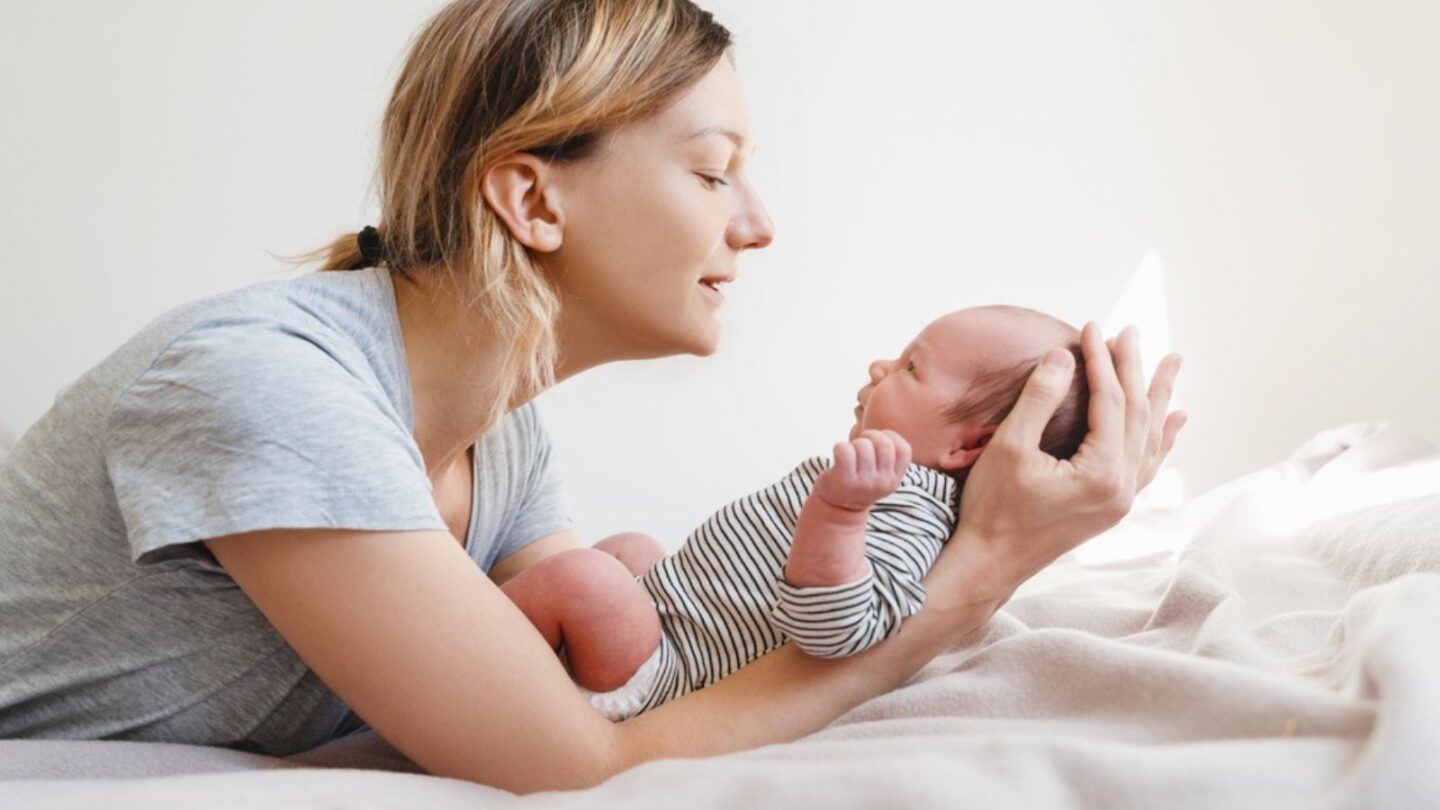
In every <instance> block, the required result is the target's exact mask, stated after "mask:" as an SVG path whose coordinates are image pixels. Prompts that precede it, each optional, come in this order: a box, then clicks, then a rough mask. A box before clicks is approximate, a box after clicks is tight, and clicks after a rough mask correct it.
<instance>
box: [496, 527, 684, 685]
mask: <svg viewBox="0 0 1440 810" xmlns="http://www.w3.org/2000/svg"><path fill="white" fill-rule="evenodd" d="M500 590H502V591H504V592H505V595H506V596H508V597H510V599H511V601H513V602H514V603H515V604H516V605H517V606H519V608H520V610H521V612H523V613H524V614H525V616H526V618H528V619H530V621H531V623H532V624H534V625H535V627H536V628H537V629H539V631H540V634H541V635H543V636H544V637H545V641H546V642H547V643H549V644H550V646H551V647H557V648H558V647H559V646H560V645H561V644H564V645H565V654H566V656H567V658H568V659H569V661H570V668H571V669H572V670H573V671H574V673H575V680H576V681H577V682H578V683H579V684H580V685H581V686H583V687H585V688H586V689H589V690H591V691H592V692H608V691H610V690H611V689H618V688H620V687H621V686H624V685H625V682H626V681H628V680H630V676H631V675H634V674H635V670H637V669H639V668H640V665H641V664H643V663H645V659H647V658H649V657H650V654H651V653H653V652H655V648H656V647H657V646H659V644H660V617H659V615H657V614H656V612H655V606H654V605H653V604H652V603H651V602H650V597H649V596H647V595H646V593H645V591H644V589H642V588H641V587H640V585H639V584H638V583H636V582H635V577H634V575H633V574H631V573H630V571H629V570H628V569H626V567H625V565H624V564H623V563H621V562H620V561H619V560H618V559H616V558H615V557H612V556H611V555H609V554H607V553H605V552H603V551H599V550H596V549H593V548H578V549H572V550H570V551H562V552H560V553H559V554H553V555H551V556H549V557H546V558H545V559H543V560H541V561H540V562H537V563H535V564H534V565H532V566H530V567H529V568H526V569H525V570H524V571H521V572H520V573H519V574H516V575H515V576H514V577H512V578H511V579H510V580H508V581H507V582H506V583H505V584H504V585H502V586H500Z"/></svg>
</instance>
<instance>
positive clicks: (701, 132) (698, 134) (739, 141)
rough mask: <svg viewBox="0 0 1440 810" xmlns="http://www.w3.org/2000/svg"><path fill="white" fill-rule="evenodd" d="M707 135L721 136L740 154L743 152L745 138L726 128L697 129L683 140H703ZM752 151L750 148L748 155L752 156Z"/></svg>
mask: <svg viewBox="0 0 1440 810" xmlns="http://www.w3.org/2000/svg"><path fill="white" fill-rule="evenodd" d="M709 135H723V136H725V137H726V138H729V139H730V140H731V141H732V142H733V143H734V144H735V148H736V149H739V150H740V151H741V152H744V151H745V143H746V141H745V136H744V135H741V134H740V133H738V132H736V131H735V130H733V129H728V128H726V127H704V128H702V129H697V130H695V131H694V132H692V133H690V134H689V135H687V136H685V140H687V141H688V140H693V139H695V138H704V137H706V136H709ZM754 151H755V150H754V149H753V148H752V149H751V150H750V153H751V154H753V153H754Z"/></svg>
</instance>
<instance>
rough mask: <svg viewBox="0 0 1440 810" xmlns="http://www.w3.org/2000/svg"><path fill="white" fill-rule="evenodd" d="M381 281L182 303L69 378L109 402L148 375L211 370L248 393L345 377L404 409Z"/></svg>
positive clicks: (182, 378)
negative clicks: (105, 396)
mask: <svg viewBox="0 0 1440 810" xmlns="http://www.w3.org/2000/svg"><path fill="white" fill-rule="evenodd" d="M384 285H388V280H384V279H377V278H376V276H375V274H373V273H364V274H361V273H345V274H340V273H323V274H322V273H313V274H310V275H307V276H303V277H299V278H292V279H276V280H269V281H262V282H258V283H255V284H251V285H248V286H245V287H241V288H238V289H235V290H229V291H226V292H222V293H217V294H214V295H210V296H207V297H204V298H200V299H197V300H194V301H190V302H187V303H185V304H181V305H179V306H176V307H173V308H171V309H170V310H168V311H166V312H165V313H163V314H161V315H160V316H159V317H157V318H155V319H153V320H152V321H151V322H150V323H148V324H147V325H146V326H145V327H143V328H142V329H140V330H139V331H138V332H136V333H135V334H134V335H133V336H131V338H129V339H128V340H127V341H126V342H125V343H124V344H122V345H121V346H120V347H119V348H118V349H116V350H115V351H114V352H112V353H111V354H110V355H109V356H108V357H106V358H105V359H104V360H102V361H101V362H100V363H98V364H96V366H95V367H93V368H92V369H90V371H88V372H87V373H86V375H84V376H82V377H81V378H80V380H77V385H79V384H82V383H88V385H87V386H86V387H88V388H89V389H91V393H92V394H94V393H96V392H97V391H99V392H103V393H108V394H110V397H111V398H112V399H111V401H118V400H120V399H122V398H124V397H125V396H126V395H127V394H128V393H129V392H130V391H132V390H133V389H135V388H136V387H137V386H138V385H139V384H140V383H142V381H144V380H146V378H154V377H162V378H165V379H167V380H168V381H169V382H170V383H172V384H180V385H193V384H195V383H196V382H197V379H196V378H210V377H218V378H220V379H219V380H217V384H221V385H224V384H226V381H227V380H228V381H229V384H231V385H233V386H243V387H248V388H250V389H251V390H252V391H253V390H259V389H264V388H269V389H274V388H276V387H277V386H279V385H281V384H286V385H291V386H296V387H298V389H302V390H303V389H306V388H309V387H312V386H313V385H315V384H333V383H334V382H336V381H337V380H339V381H347V382H348V381H354V382H357V383H360V384H363V385H367V386H369V387H371V388H374V389H376V390H377V392H383V393H384V394H385V395H386V398H388V399H390V400H391V401H392V402H393V403H394V404H395V405H396V406H397V407H399V408H400V409H401V410H403V411H406V412H407V416H408V410H409V406H408V400H409V380H408V376H407V373H406V370H405V368H404V359H403V342H402V341H401V339H400V336H399V325H398V320H397V319H396V317H395V311H394V304H393V292H391V291H390V289H389V288H388V286H384ZM332 376H333V377H334V379H326V378H327V377H332ZM201 382H203V380H201ZM237 393H238V391H237ZM280 393H283V392H280Z"/></svg>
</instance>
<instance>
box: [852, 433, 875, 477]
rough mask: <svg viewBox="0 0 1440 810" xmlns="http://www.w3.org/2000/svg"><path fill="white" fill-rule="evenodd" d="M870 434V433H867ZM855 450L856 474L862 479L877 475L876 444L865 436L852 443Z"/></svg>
mask: <svg viewBox="0 0 1440 810" xmlns="http://www.w3.org/2000/svg"><path fill="white" fill-rule="evenodd" d="M867 432H868V431H867ZM850 445H851V446H852V447H854V448H855V474H856V475H858V476H860V477H861V478H862V479H863V478H866V477H868V476H870V475H873V474H874V473H875V443H874V442H872V441H871V440H870V439H869V438H868V437H866V435H865V434H863V433H862V434H860V438H858V439H856V440H855V441H853V442H851V443H850Z"/></svg>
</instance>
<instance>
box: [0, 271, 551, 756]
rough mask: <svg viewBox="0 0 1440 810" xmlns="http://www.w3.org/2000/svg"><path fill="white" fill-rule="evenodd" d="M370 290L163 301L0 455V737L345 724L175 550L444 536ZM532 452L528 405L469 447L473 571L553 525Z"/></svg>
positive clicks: (204, 735)
mask: <svg viewBox="0 0 1440 810" xmlns="http://www.w3.org/2000/svg"><path fill="white" fill-rule="evenodd" d="M391 283H392V282H391V277H390V274H389V272H388V271H386V270H383V269H376V268H371V269H366V270H359V271H354V272H334V271H331V272H323V273H311V274H308V275H305V276H302V277H299V278H294V279H286V280H278V281H268V282H262V283H259V284H254V285H251V286H248V287H244V288H241V289H238V290H234V291H231V292H227V293H222V294H220V295H216V296H212V297H209V298H205V299H202V300H199V301H195V302H192V303H190V304H186V305H183V306H180V307H177V308H175V309H173V310H171V311H169V312H167V313H165V314H164V315H162V316H160V317H159V318H157V319H156V320H155V321H153V322H151V323H150V324H149V325H147V326H146V327H145V328H144V329H142V330H141V331H140V332H139V333H138V334H136V335H135V336H134V337H132V338H131V339H130V340H128V341H127V342H126V343H125V344H124V345H123V346H121V347H120V348H119V349H118V350H116V351H115V352H114V353H113V354H111V355H110V356H109V357H106V358H105V359H104V360H102V361H101V362H100V363H99V364H97V365H96V366H95V367H94V368H92V369H90V370H89V371H88V372H86V373H85V374H84V375H82V376H81V377H80V378H79V379H78V380H77V381H76V382H74V383H72V384H71V385H69V386H68V387H66V388H65V389H64V390H63V391H62V392H61V393H60V394H59V396H57V397H56V399H55V402H54V405H53V406H52V407H51V408H50V410H49V411H48V412H46V413H45V415H44V416H43V417H41V419H40V420H39V421H38V422H37V423H36V424H35V425H34V426H33V427H32V428H31V429H30V430H28V431H27V432H26V433H25V434H24V435H22V436H21V437H20V438H19V440H18V441H17V443H16V445H15V447H14V449H13V450H12V451H11V452H10V453H9V454H8V455H5V456H4V457H3V459H0V738H26V737H33V738H60V739H129V740H150V741H163V742H181V743H192V744H201V745H217V746H224V747H229V748H236V749H240V750H246V751H254V752H258V753H263V754H270V755H274V756H284V755H287V754H291V753H295V752H297V751H303V750H305V749H308V748H311V747H314V746H316V745H318V744H320V743H322V742H325V741H326V740H329V739H332V738H334V737H337V736H343V735H344V734H347V733H350V732H352V731H354V730H356V729H358V728H360V727H362V721H361V720H360V719H359V718H358V717H357V716H356V715H355V714H354V713H353V712H351V711H350V710H349V709H348V708H347V707H346V706H345V704H344V703H343V702H342V701H341V700H340V699H339V698H338V697H337V696H336V695H335V694H334V693H333V692H331V691H330V690H329V689H328V688H327V687H326V686H325V685H324V684H323V683H322V682H321V681H320V679H319V678H318V677H317V676H316V675H315V674H314V673H313V672H312V671H310V669H309V668H308V667H306V666H305V664H304V662H303V661H301V660H300V658H299V657H298V656H297V655H296V654H295V651H294V650H293V649H291V647H290V646H289V645H288V644H287V643H286V642H285V640H284V639H283V638H282V637H281V636H280V635H279V633H277V632H276V631H275V629H274V628H273V627H272V626H271V625H270V623H269V622H268V621H266V619H265V617H264V616H263V615H262V614H261V613H260V611H259V610H258V609H257V608H256V607H255V605H254V603H253V602H251V601H250V599H249V598H248V597H247V596H246V595H245V593H244V592H243V591H241V590H240V588H239V586H237V585H236V584H235V582H234V580H232V579H231V578H230V577H229V576H228V575H227V574H226V573H225V570H224V569H223V568H222V567H220V565H219V564H218V563H217V562H216V560H215V558H214V556H212V555H211V554H210V552H209V551H208V550H207V549H206V548H205V546H204V545H203V544H202V543H200V542H198V541H199V540H202V539H206V538H211V537H218V536H221V535H227V534H233V533H237V532H245V531H256V530H261V529H272V528H282V527H290V528H313V527H329V528H348V529H369V530H418V529H429V530H434V529H439V530H447V531H448V527H447V526H446V524H445V521H444V520H443V519H442V518H441V516H440V513H439V510H438V508H437V507H436V505H435V502H434V498H433V494H432V490H431V484H430V480H429V478H428V476H427V475H426V472H425V467H424V463H423V460H422V457H421V455H420V451H419V449H418V447H417V446H416V444H415V441H414V437H413V435H412V434H413V416H412V411H411V401H410V378H409V372H408V369H407V368H406V361H405V351H404V343H403V340H402V338H401V335H400V327H399V320H398V317H397V315H396V311H395V297H394V288H393V287H392V286H391ZM551 456H552V453H551V449H550V443H549V440H548V438H547V437H546V434H545V431H544V429H543V427H542V425H541V423H540V421H539V417H538V414H537V413H536V411H535V408H534V405H533V404H532V405H527V406H525V407H522V408H519V409H517V410H515V411H512V412H511V413H509V414H508V415H506V417H505V418H504V419H503V420H501V421H500V422H499V423H498V424H497V425H496V426H495V427H494V428H492V429H491V430H490V431H488V432H487V433H486V434H485V435H484V436H483V437H482V438H481V439H480V440H479V441H478V442H477V443H476V445H475V476H474V478H475V494H474V506H473V509H472V512H471V520H470V536H469V538H468V542H467V546H468V551H469V554H470V557H471V558H472V559H473V560H474V561H475V564H476V565H478V566H479V567H480V568H481V569H482V570H489V568H490V567H491V566H492V565H493V564H494V563H495V562H496V561H498V560H500V559H503V558H505V557H507V556H509V555H510V554H512V553H514V552H515V551H518V550H519V549H521V548H523V547H524V546H525V545H527V544H529V543H531V542H533V541H535V540H538V539H540V538H541V537H544V536H546V535H549V534H553V533H555V532H558V531H561V530H564V529H567V528H570V527H571V526H572V523H571V521H570V518H569V515H568V511H567V509H566V506H565V503H564V496H563V493H562V489H561V483H560V478H559V476H558V474H557V472H556V470H555V467H554V464H553V461H552V457H551Z"/></svg>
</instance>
